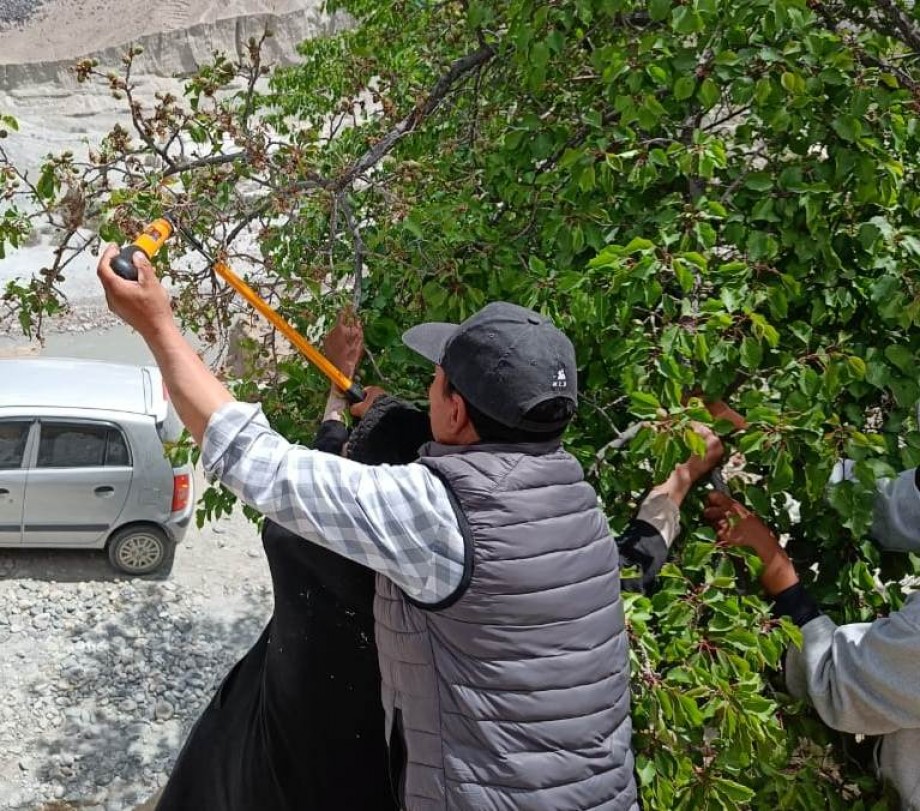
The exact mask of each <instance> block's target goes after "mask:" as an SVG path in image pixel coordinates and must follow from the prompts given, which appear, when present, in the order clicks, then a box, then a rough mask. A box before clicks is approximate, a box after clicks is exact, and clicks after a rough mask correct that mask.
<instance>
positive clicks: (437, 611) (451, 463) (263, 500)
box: [98, 246, 722, 811]
mask: <svg viewBox="0 0 920 811" xmlns="http://www.w3.org/2000/svg"><path fill="white" fill-rule="evenodd" d="M116 252H117V248H115V247H114V246H113V247H110V248H109V249H107V250H106V252H105V253H104V254H103V256H102V258H101V260H100V264H99V271H98V272H99V276H100V279H101V280H102V283H103V285H104V287H105V290H106V296H107V299H108V301H109V306H110V307H111V309H112V310H113V311H114V312H116V313H117V314H118V315H119V316H121V317H122V318H123V319H124V320H125V321H126V322H127V323H129V324H130V325H131V326H133V327H134V328H135V329H137V331H138V332H139V333H140V334H141V335H142V337H143V338H144V339H145V341H146V342H147V344H148V346H149V347H150V349H151V351H152V352H153V354H154V357H155V358H156V360H157V363H158V365H159V367H160V369H161V371H162V373H163V377H164V380H165V382H166V385H167V387H168V389H169V391H170V395H171V397H172V401H173V404H174V406H175V407H176V410H177V411H178V413H179V416H180V417H181V418H182V420H183V422H184V423H185V425H186V427H187V428H188V430H189V432H190V433H191V435H192V437H193V438H194V439H195V441H196V442H198V443H199V445H200V446H201V448H202V459H203V464H204V467H205V471H206V473H207V475H208V476H209V477H211V478H212V479H213V480H220V481H221V482H222V483H223V484H224V485H225V486H226V487H228V488H229V489H230V490H231V491H232V492H234V493H235V494H236V495H237V496H238V497H239V498H240V499H241V500H242V501H243V502H244V503H246V504H248V505H249V506H251V507H253V508H255V509H257V510H259V511H260V512H261V513H263V514H264V515H266V516H267V517H269V518H271V519H272V520H274V521H276V522H278V523H279V524H281V525H282V526H284V527H286V528H288V529H290V530H291V531H293V532H294V533H296V534H297V535H300V536H302V537H304V538H307V539H309V540H311V541H315V542H316V543H318V544H321V545H323V546H325V547H327V548H329V549H331V550H333V551H335V552H338V553H339V554H341V555H343V556H345V557H347V558H349V559H351V560H354V561H357V562H359V563H361V564H363V565H365V566H367V567H369V568H371V569H372V570H374V571H375V572H377V573H378V578H377V598H376V603H375V617H376V621H377V622H376V636H377V641H378V647H379V656H380V663H381V674H382V679H383V701H384V709H385V712H386V716H387V724H388V741H389V744H390V754H391V761H392V764H393V768H392V777H393V783H394V790H395V791H396V793H397V796H398V800H399V802H400V803H401V805H402V807H403V808H404V809H406V811H428V809H436V808H437V809H441V808H443V809H456V811H466V809H470V810H471V811H472V809H490V810H491V809H495V811H499V810H500V809H505V808H515V809H518V808H520V809H524V808H533V809H546V811H558V809H562V808H585V809H588V808H598V809H601V808H603V809H608V808H609V809H614V808H617V809H619V808H635V807H637V806H636V788H635V783H634V778H633V761H632V754H631V752H630V748H629V737H630V724H629V717H628V671H629V663H628V653H627V650H626V647H625V645H626V641H625V640H626V635H625V626H624V620H623V611H622V604H621V601H620V596H619V591H620V584H619V566H618V560H617V553H616V545H615V544H614V542H613V540H612V539H611V538H610V536H609V532H608V530H607V524H606V520H605V519H604V518H603V514H602V513H601V512H600V510H599V508H598V505H597V497H596V495H595V494H594V492H593V490H591V488H590V487H589V486H588V485H587V483H586V482H584V480H583V474H582V472H581V469H580V466H579V465H578V463H577V462H576V461H575V460H574V459H573V458H572V457H571V456H569V455H568V454H567V453H565V452H564V451H563V450H562V449H561V447H560V439H561V435H562V433H563V431H564V430H565V427H566V426H567V424H568V423H569V421H570V419H571V417H572V416H573V414H574V411H575V404H576V379H577V378H576V367H575V355H574V350H573V348H572V345H571V343H570V342H569V341H568V339H567V338H566V337H565V336H564V335H563V334H562V333H561V332H559V330H557V329H556V328H555V327H554V326H553V325H552V323H551V322H549V321H548V320H547V319H545V318H543V317H542V316H540V315H538V314H537V313H534V312H533V311H530V310H526V309H524V308H522V307H518V306H516V305H513V304H507V303H503V302H497V303H494V304H491V305H488V306H487V307H485V308H483V310H481V311H480V312H479V313H477V314H475V315H474V316H472V317H471V318H469V319H467V321H465V322H464V323H463V324H461V325H459V326H458V325H453V324H423V325H421V326H419V327H416V328H414V329H412V330H409V331H408V332H407V333H406V335H405V336H404V341H405V342H406V344H407V345H408V346H409V347H410V348H412V349H414V350H416V351H417V352H419V353H420V354H421V355H422V356H424V357H426V358H427V359H428V360H430V361H432V362H433V363H434V364H435V375H434V379H433V381H432V383H431V386H430V388H429V392H428V394H429V403H430V420H431V428H432V434H433V436H434V438H435V442H434V443H431V444H430V445H426V446H425V447H423V448H422V449H421V451H420V454H421V455H420V460H419V463H413V464H408V465H393V466H386V465H383V466H377V467H369V466H365V465H362V464H359V463H356V462H353V461H350V460H348V459H345V458H341V457H337V456H333V455H329V454H323V453H319V452H316V451H312V450H309V449H306V448H303V447H299V446H296V445H292V444H291V443H289V442H287V441H286V440H285V439H284V438H283V437H281V436H280V435H279V434H277V433H276V432H274V431H273V430H272V429H271V427H270V426H269V425H268V422H267V420H266V419H265V417H264V415H263V414H262V411H261V409H260V408H259V407H258V406H257V405H253V404H244V403H239V402H237V401H235V400H234V399H233V397H232V396H231V395H230V393H229V392H228V391H227V390H226V388H225V387H224V386H223V384H221V383H220V381H219V380H217V378H216V377H214V376H213V375H212V374H211V372H210V371H209V370H208V369H207V368H206V367H205V366H204V364H203V363H202V361H201V360H200V358H199V357H198V355H197V354H196V353H195V352H194V350H193V349H192V348H191V347H190V346H189V344H188V343H187V342H186V341H185V339H184V338H183V337H182V335H181V333H180V332H179V330H178V327H177V325H176V323H175V321H174V319H173V316H172V312H171V309H170V305H169V296H168V294H167V293H166V291H165V289H164V288H163V287H162V286H161V285H160V284H159V282H158V281H157V279H156V276H155V274H154V272H153V269H152V268H151V267H150V265H149V263H147V262H146V261H144V260H143V258H140V257H139V255H137V254H136V257H138V258H136V259H135V264H136V265H137V266H138V281H137V282H127V281H125V280H123V279H121V278H120V277H118V276H116V275H115V274H114V273H113V272H112V271H111V268H110V266H109V263H110V262H111V259H112V258H113V256H114V255H115V254H116ZM706 438H707V447H708V452H707V454H706V456H705V458H698V457H694V458H692V459H691V460H690V461H688V462H687V463H685V464H684V465H680V466H678V468H676V469H675V471H674V473H673V474H672V476H671V477H670V478H669V479H668V480H667V481H666V482H665V483H664V484H662V485H659V486H658V487H656V488H655V489H653V490H652V491H651V493H650V494H649V496H648V498H647V499H646V500H645V502H644V503H643V505H642V507H641V509H640V513H639V519H640V520H641V521H644V522H645V523H646V524H647V525H649V526H651V527H653V528H654V529H655V530H656V531H657V533H658V534H660V536H661V538H663V539H664V544H663V546H664V552H665V553H666V548H667V545H669V544H670V542H671V541H672V540H673V538H674V537H675V536H676V534H677V531H678V519H679V514H678V507H679V505H680V503H681V502H682V501H683V499H684V497H685V496H686V494H687V492H688V490H689V488H690V487H691V486H692V485H693V484H694V483H695V482H696V481H697V480H699V479H700V478H701V477H702V476H704V475H705V474H706V473H707V472H708V471H709V470H711V469H712V468H713V467H714V466H715V464H716V463H717V462H718V460H719V458H720V457H721V453H722V447H721V444H720V443H719V441H718V439H717V438H716V437H715V436H714V435H712V434H711V433H707V437H706ZM659 557H661V559H663V555H659ZM659 565H660V564H659ZM471 725H472V726H471Z"/></svg>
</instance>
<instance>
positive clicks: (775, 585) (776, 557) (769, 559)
mask: <svg viewBox="0 0 920 811" xmlns="http://www.w3.org/2000/svg"><path fill="white" fill-rule="evenodd" d="M752 549H753V550H754V551H755V552H756V553H757V556H758V557H759V558H760V560H761V562H762V563H763V571H762V572H761V573H760V584H761V585H762V586H763V589H764V591H765V592H766V593H767V594H768V595H769V596H770V597H775V596H776V595H777V594H779V593H781V592H783V591H785V590H786V589H788V588H790V587H791V586H794V585H795V584H796V583H798V582H799V576H798V574H796V571H795V566H793V565H792V561H791V560H790V559H789V555H787V554H786V550H784V549H783V548H782V547H781V546H780V545H779V543H778V542H775V541H774V542H773V543H772V544H757V545H754V546H752Z"/></svg>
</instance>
